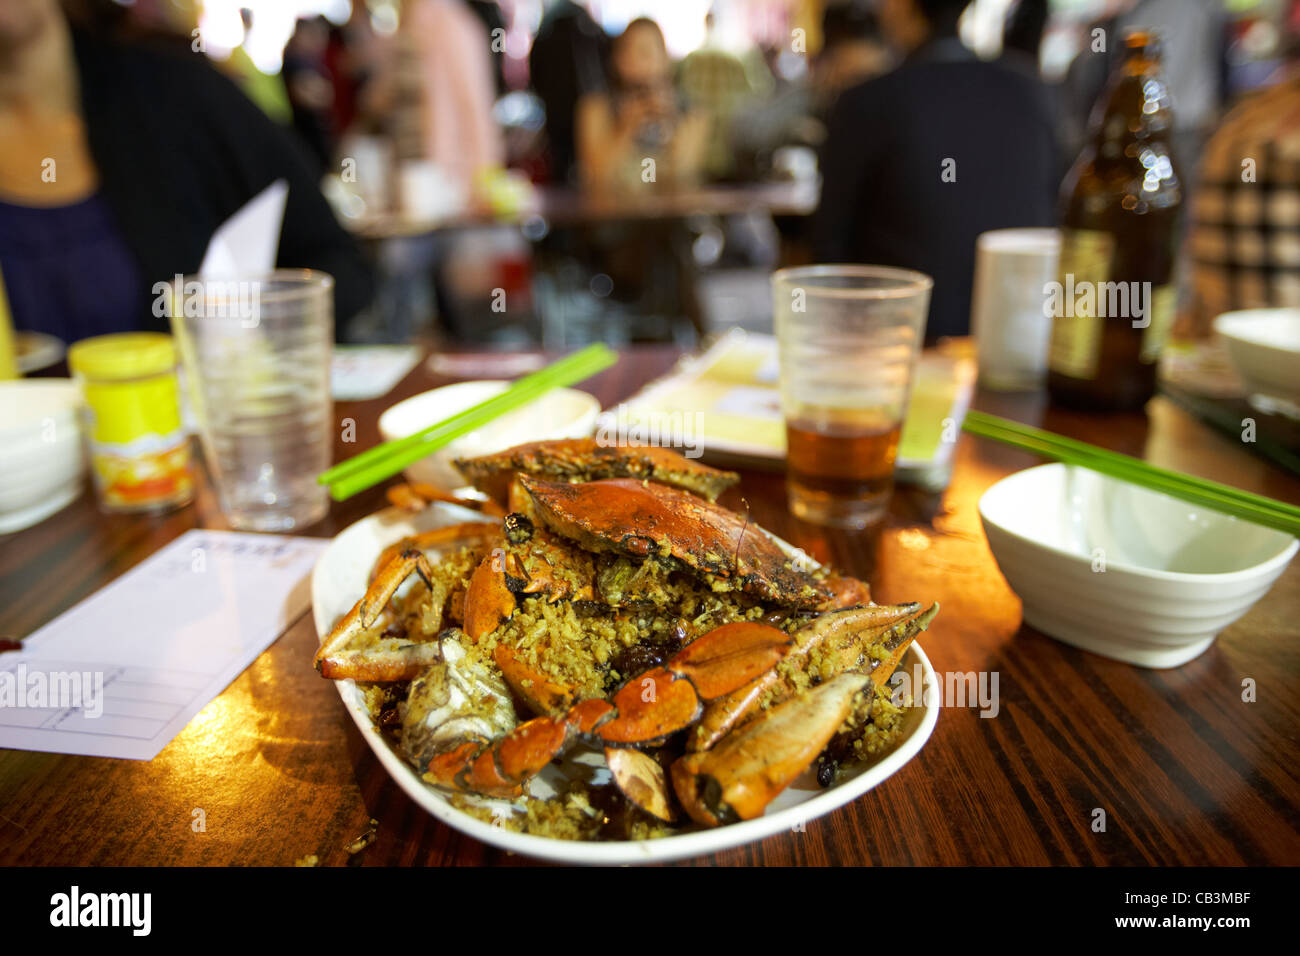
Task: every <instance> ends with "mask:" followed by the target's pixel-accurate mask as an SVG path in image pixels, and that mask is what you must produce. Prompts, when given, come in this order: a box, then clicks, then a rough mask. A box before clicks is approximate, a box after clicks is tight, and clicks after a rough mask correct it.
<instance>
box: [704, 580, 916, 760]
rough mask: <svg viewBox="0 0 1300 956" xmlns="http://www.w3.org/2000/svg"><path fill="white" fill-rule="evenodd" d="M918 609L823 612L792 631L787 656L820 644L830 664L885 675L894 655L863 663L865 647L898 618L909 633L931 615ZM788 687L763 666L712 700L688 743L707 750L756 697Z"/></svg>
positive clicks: (747, 712) (752, 710) (798, 658)
mask: <svg viewBox="0 0 1300 956" xmlns="http://www.w3.org/2000/svg"><path fill="white" fill-rule="evenodd" d="M920 610H921V605H919V604H915V603H912V604H868V605H866V606H864V607H853V608H845V609H843V610H840V611H834V612H831V613H827V614H823V615H821V616H819V617H816V618H814V619H813V620H812V621H811V622H810V623H809V624H807V625H805V626H804V627H801V628H800V629H799V630H798V631H796V632H795V634H794V638H793V646H791V648H790V652H789V654H788V660H789V661H791V662H792V663H802V662H804V661H807V660H808V657H809V655H810V654H811V653H812V652H813V651H814V650H816V649H818V648H822V649H823V650H824V654H823V660H824V662H826V663H828V664H830V665H831V666H832V667H833V668H834V669H835V670H844V669H849V668H851V667H854V666H856V665H858V664H859V663H860V662H861V663H863V664H864V665H865V667H866V669H868V670H870V671H871V673H873V674H880V675H881V679H882V680H885V679H888V677H889V675H890V674H891V673H893V671H894V667H895V666H897V663H898V662H897V658H895V659H894V660H893V663H892V664H888V665H887V666H880V665H879V664H878V663H877V661H876V660H875V659H872V660H871V661H870V663H869V664H867V663H866V662H865V661H862V658H863V657H864V655H865V654H866V649H867V648H868V647H869V646H870V645H871V644H872V643H873V642H876V641H878V640H879V639H880V637H881V635H882V633H883V632H885V631H887V630H888V629H889V628H892V627H895V626H897V625H899V624H914V625H915V626H914V627H909V628H908V630H909V631H910V633H911V636H912V637H914V636H915V635H916V634H917V633H919V632H920V631H921V630H923V629H924V627H925V625H926V624H928V623H929V620H930V617H933V614H930V615H929V616H928V617H927V616H926V615H922V616H921V617H922V618H924V620H921V619H920V618H918V617H917V612H918V611H920ZM896 643H897V642H896ZM908 643H910V637H909V638H908V640H907V641H904V642H902V644H901V646H896V647H894V648H893V650H895V651H896V652H897V654H898V655H899V656H901V655H902V653H903V651H905V650H906V649H907V644H908ZM826 649H829V650H826ZM793 692H794V688H793V687H791V686H789V685H786V684H783V681H782V678H781V676H780V675H779V674H778V673H777V671H775V670H768V671H766V672H764V673H761V674H760V675H759V676H758V678H757V679H756V680H754V681H752V682H751V683H748V684H746V685H744V686H742V687H740V688H738V689H736V690H733V691H731V692H730V693H728V694H724V695H722V696H719V697H717V698H716V699H714V700H711V701H710V702H709V704H708V706H707V707H705V709H704V715H703V716H702V717H701V718H700V720H699V722H698V723H697V724H696V725H695V726H694V728H692V731H691V735H690V740H689V741H688V743H687V747H688V749H690V750H708V749H709V748H710V747H712V746H713V745H714V744H716V743H717V742H718V741H719V740H721V739H722V738H723V736H725V735H726V733H727V732H728V731H729V730H731V729H732V728H733V727H737V726H739V725H741V724H742V723H744V722H745V721H746V720H747V719H749V718H751V717H753V716H754V715H755V714H757V712H758V708H759V702H760V701H761V700H763V699H764V697H768V698H775V700H777V701H779V700H782V699H784V698H785V697H786V696H789V695H790V694H792V693H793Z"/></svg>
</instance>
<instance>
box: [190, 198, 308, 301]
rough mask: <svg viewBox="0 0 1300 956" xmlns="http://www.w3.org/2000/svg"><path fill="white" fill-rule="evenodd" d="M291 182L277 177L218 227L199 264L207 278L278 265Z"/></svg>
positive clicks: (250, 272) (257, 272)
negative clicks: (285, 207)
mask: <svg viewBox="0 0 1300 956" xmlns="http://www.w3.org/2000/svg"><path fill="white" fill-rule="evenodd" d="M288 198H289V184H288V183H287V182H285V181H284V180H283V179H277V180H276V181H275V182H273V183H271V185H269V186H267V187H266V188H265V189H263V190H262V191H261V192H260V193H258V194H257V195H256V196H254V197H253V198H252V199H250V200H249V201H248V202H246V203H244V205H243V206H241V207H240V208H239V209H238V210H236V211H235V213H234V215H232V216H231V217H230V218H229V219H227V220H226V221H225V222H223V223H222V224H221V225H220V226H218V227H217V231H216V232H214V233H213V234H212V238H211V239H209V240H208V249H207V251H206V252H205V253H204V254H203V262H202V263H200V264H199V275H201V276H203V278H205V279H211V278H223V277H228V276H253V275H260V274H262V273H263V272H268V271H270V270H271V269H274V268H275V256H276V251H277V250H278V249H279V248H280V227H281V225H282V224H283V222H284V206H285V203H286V202H287V200H288Z"/></svg>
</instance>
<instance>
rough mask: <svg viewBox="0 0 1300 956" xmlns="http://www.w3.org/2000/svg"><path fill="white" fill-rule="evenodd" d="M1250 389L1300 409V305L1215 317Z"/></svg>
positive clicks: (1216, 323) (1228, 313)
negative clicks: (1295, 307)
mask: <svg viewBox="0 0 1300 956" xmlns="http://www.w3.org/2000/svg"><path fill="white" fill-rule="evenodd" d="M1214 331H1215V332H1217V333H1218V334H1219V335H1220V336H1221V337H1222V338H1223V341H1224V342H1225V343H1226V344H1227V347H1228V357H1229V358H1230V359H1232V364H1233V365H1234V366H1235V367H1236V369H1237V374H1239V375H1240V376H1241V378H1242V380H1243V381H1244V382H1245V384H1246V387H1247V388H1249V389H1250V390H1251V392H1253V393H1255V394H1259V395H1263V396H1264V397H1266V398H1271V399H1275V400H1281V401H1283V402H1286V403H1287V404H1289V405H1290V406H1291V407H1292V408H1293V409H1295V410H1296V412H1300V309H1245V310H1242V311H1240V312H1225V313H1224V314H1223V315H1221V316H1219V317H1218V318H1217V319H1215V320H1214Z"/></svg>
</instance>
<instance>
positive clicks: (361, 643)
mask: <svg viewBox="0 0 1300 956" xmlns="http://www.w3.org/2000/svg"><path fill="white" fill-rule="evenodd" d="M412 573H416V574H419V575H420V577H421V578H423V580H424V582H425V584H427V585H429V586H430V587H432V586H433V585H432V582H431V581H430V578H432V576H433V568H432V567H430V565H429V561H428V559H427V558H425V556H424V555H423V554H421V553H420V552H419V551H406V552H405V553H403V554H400V555H398V556H397V557H395V558H393V559H392V560H390V561H389V562H388V563H387V564H385V565H384V566H383V567H382V568H381V569H380V571H379V573H378V574H377V575H376V576H375V579H374V581H372V582H371V583H370V587H369V588H368V589H367V590H366V593H365V594H364V595H362V597H361V600H360V601H358V602H357V603H356V604H355V605H353V607H352V610H350V611H348V613H347V614H345V615H344V616H343V617H342V618H341V619H340V620H339V622H338V623H337V624H335V625H334V629H333V630H332V631H330V632H329V634H328V635H327V636H326V638H325V640H324V641H323V642H322V643H321V646H320V649H319V650H317V651H316V660H315V664H316V670H318V671H320V675H321V676H322V677H328V678H331V679H332V680H342V679H344V678H348V677H351V678H353V679H354V680H362V681H400V680H412V679H414V678H415V677H416V675H418V674H419V673H420V672H421V671H422V670H424V668H426V667H428V666H429V665H430V664H433V663H435V662H437V661H438V660H439V659H440V658H441V649H440V647H439V645H438V642H437V641H430V642H427V643H418V642H413V641H412V640H411V639H410V638H409V637H401V638H396V637H383V636H376V635H374V634H373V631H374V628H375V625H376V624H377V623H378V621H379V616H380V614H381V613H382V612H383V610H384V608H385V607H386V606H387V604H388V602H389V601H390V600H392V597H393V593H394V592H395V591H396V590H397V589H398V588H399V587H401V584H402V582H403V581H405V580H406V579H407V578H408V577H410V575H411V574H412Z"/></svg>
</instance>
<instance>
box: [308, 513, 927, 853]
mask: <svg viewBox="0 0 1300 956" xmlns="http://www.w3.org/2000/svg"><path fill="white" fill-rule="evenodd" d="M483 520H484V517H483V515H482V514H481V513H480V512H477V511H472V510H470V509H467V508H462V507H460V506H457V505H453V504H446V503H442V502H437V503H434V504H432V505H431V506H430V507H428V508H427V509H425V510H424V511H420V512H417V513H412V512H410V511H406V510H399V509H396V508H390V509H387V510H385V511H381V512H379V513H377V514H374V515H371V516H370V517H367V518H363V519H362V520H360V521H358V522H356V523H355V524H353V525H352V526H351V527H349V528H347V529H346V530H344V531H343V532H342V533H341V534H339V535H338V536H337V537H335V539H334V540H333V541H332V542H331V543H330V546H329V547H328V548H327V549H326V551H325V553H324V554H323V555H322V556H321V558H320V560H319V561H318V562H317V564H316V567H315V569H314V571H313V573H312V612H313V618H314V622H315V625H316V632H317V635H318V637H319V638H321V639H322V640H323V639H324V637H325V635H326V634H328V633H329V632H330V630H331V629H332V628H333V627H334V625H335V623H336V622H337V621H338V620H339V619H340V618H341V617H342V616H343V615H345V614H346V613H347V612H348V611H349V610H351V609H352V607H353V605H354V604H355V603H356V601H357V599H358V598H360V596H361V595H362V594H363V593H365V590H366V587H367V583H368V580H369V577H370V573H371V571H372V569H373V568H374V565H375V562H376V560H377V558H378V557H379V555H380V553H381V552H382V551H383V550H384V549H385V548H386V547H388V546H389V545H391V544H393V543H394V542H396V541H398V540H400V539H402V538H405V537H409V536H411V535H414V534H418V533H420V532H424V531H429V530H431V529H434V528H439V527H443V526H447V525H452V524H457V523H460V522H466V521H483ZM773 538H774V540H776V542H777V543H778V544H779V545H780V546H781V547H783V548H784V549H786V550H787V551H788V552H789V553H791V554H793V553H795V549H794V548H793V547H792V546H791V545H789V544H787V543H786V542H784V541H781V540H780V539H779V538H776V537H775V536H773ZM428 553H429V555H430V557H432V558H436V553H435V552H428ZM898 671H899V672H902V673H905V674H907V675H909V678H910V679H913V680H914V678H915V675H917V674H919V675H920V686H919V687H916V686H913V687H912V689H911V697H912V704H911V706H909V707H907V708H906V710H905V712H904V716H903V722H902V727H901V730H900V732H899V733H898V734H897V736H896V738H895V739H894V741H893V743H892V744H890V745H889V747H888V748H887V749H886V750H884V751H883V752H882V753H879V754H877V755H876V756H875V757H874V758H873V759H872V760H871V761H870V762H868V763H865V764H862V765H860V766H857V767H855V768H852V769H849V770H847V771H846V772H844V773H843V774H842V775H841V779H840V780H839V782H837V783H836V784H834V785H833V786H831V787H829V788H824V787H822V786H821V785H819V783H818V782H817V780H816V777H815V774H814V772H813V771H812V770H809V771H805V772H804V773H803V774H802V775H801V776H800V777H798V778H797V779H795V780H794V782H793V783H792V784H791V785H790V786H788V787H787V788H786V789H785V790H784V791H783V792H782V793H780V794H779V795H778V796H777V797H776V798H775V799H774V800H772V802H771V803H770V804H768V806H767V808H766V810H765V812H764V813H763V815H762V816H759V817H756V818H754V819H750V820H743V821H739V822H734V823H728V824H724V825H721V826H717V827H711V828H692V829H686V830H684V831H683V832H681V833H678V834H675V835H671V836H663V837H658V838H655V839H645V840H602V841H583V840H565V839H558V838H554V837H547V836H539V835H534V834H529V833H521V832H517V831H516V830H513V829H510V828H509V827H507V826H504V825H499V824H502V823H504V822H505V821H507V820H508V819H510V817H511V816H512V815H514V814H516V813H519V812H520V810H521V808H520V807H519V806H518V805H517V804H515V803H513V802H512V801H509V800H501V799H490V798H486V797H466V796H464V795H458V797H457V799H459V800H462V801H468V802H471V803H473V804H474V805H476V806H478V807H480V808H484V810H486V813H484V816H489V817H490V819H492V820H493V822H487V820H485V819H480V818H479V817H478V816H475V815H472V814H470V813H467V812H465V811H463V810H461V809H459V808H457V807H456V806H455V805H453V803H452V801H451V799H450V797H451V796H452V795H451V794H449V793H447V792H444V791H443V790H441V789H439V788H438V787H435V786H433V785H431V784H429V783H426V782H425V781H424V780H423V779H422V778H421V776H420V774H419V773H418V772H417V770H416V768H415V767H414V766H413V765H412V764H411V763H409V762H408V760H407V759H406V757H405V756H404V755H403V754H402V753H401V752H400V751H399V750H398V749H397V748H396V747H394V746H393V745H392V744H391V743H390V741H389V738H388V737H387V736H385V735H384V734H383V732H381V730H380V729H379V728H378V727H377V726H376V725H375V722H374V720H373V718H372V717H371V714H370V711H369V709H368V708H367V706H366V701H365V699H364V696H363V692H362V689H361V688H360V687H358V686H357V684H356V683H355V682H354V681H352V680H338V681H335V684H336V686H337V687H338V691H339V696H340V697H341V698H342V699H343V704H344V706H345V707H346V708H347V710H348V713H349V714H351V716H352V719H353V720H354V721H355V722H356V725H357V727H358V728H359V729H360V731H361V734H362V737H363V738H364V739H365V741H366V742H367V744H368V745H369V746H370V748H371V749H372V750H373V751H374V753H375V755H376V757H378V759H379V761H380V763H381V764H382V765H383V766H384V768H385V769H386V770H387V771H388V773H389V775H390V776H391V777H392V778H393V779H394V780H395V781H396V782H397V784H398V786H400V787H401V788H402V790H403V791H405V792H406V794H407V795H408V796H409V797H410V798H411V799H412V800H414V801H415V802H416V803H417V804H419V805H420V806H421V807H423V808H424V809H425V810H427V811H428V812H429V813H430V814H432V815H433V816H434V817H435V818H437V819H438V820H440V821H442V822H443V823H445V824H447V825H448V826H450V827H453V828H455V829H456V830H459V831H461V832H462V833H464V834H466V835H468V836H471V837H474V838H475V839H478V840H481V841H483V842H484V843H487V844H490V845H492V846H496V847H499V848H501V849H503V850H506V851H509V852H512V853H519V854H524V855H527V856H532V857H537V858H541V859H546V860H553V861H556V862H560V863H570V864H606V865H617V864H632V863H654V862H666V861H670V860H679V859H684V858H688V857H694V856H701V855H705V854H710V853H716V852H718V851H721V850H726V849H729V848H732V847H738V846H742V845H744V844H747V843H751V842H754V841H756V840H761V839H763V838H765V837H769V836H773V835H775V834H777V833H782V832H792V831H799V830H801V829H803V828H804V827H805V826H806V825H807V824H808V823H809V822H811V821H812V820H814V819H816V818H818V817H821V816H824V815H825V814H828V813H830V812H831V811H833V810H835V809H837V808H839V807H841V806H843V805H845V804H847V803H850V802H851V801H853V800H855V799H857V798H858V797H860V796H862V795H863V794H865V793H866V792H867V791H869V790H871V789H873V788H875V787H876V786H878V785H880V784H881V783H883V782H884V781H885V780H887V779H888V778H889V777H891V776H892V775H893V774H894V773H896V772H897V771H898V770H899V769H900V768H901V767H902V766H903V765H904V764H906V763H907V762H908V761H910V760H911V759H912V758H913V757H915V756H916V754H917V753H918V752H919V751H920V749H921V748H922V747H923V746H924V745H925V743H926V741H927V740H928V739H929V737H930V734H931V733H932V732H933V730H934V727H935V723H936V722H937V720H938V716H939V714H938V706H937V704H936V703H935V702H936V701H937V700H938V694H937V690H936V686H935V674H934V669H933V668H932V667H931V665H930V661H929V658H927V657H926V655H925V652H924V651H923V650H922V649H921V647H920V646H919V644H917V643H916V642H915V641H913V642H912V643H911V644H910V645H909V646H908V648H907V651H906V653H905V654H904V656H903V657H902V659H901V661H900V663H899V666H898ZM575 767H576V768H581V771H582V773H583V775H584V778H585V779H586V780H587V781H588V782H589V783H591V784H592V785H595V786H599V785H602V784H604V783H607V782H609V771H608V770H607V769H605V768H604V766H603V757H602V755H601V752H600V751H599V750H597V749H594V748H585V747H582V746H581V745H580V746H578V747H576V748H573V749H571V750H570V752H569V753H568V754H566V756H565V759H564V760H563V761H557V762H556V763H553V764H552V765H550V766H548V767H547V768H546V769H545V770H543V771H542V772H541V773H539V774H538V775H537V776H536V777H534V778H532V779H531V780H530V781H529V782H528V785H527V790H528V794H529V795H530V796H531V797H535V798H541V799H546V798H548V797H551V796H553V795H555V794H556V793H557V792H559V790H560V789H562V788H563V787H564V786H565V784H566V782H567V780H568V779H570V778H571V777H572V775H573V771H574V768H575Z"/></svg>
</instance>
